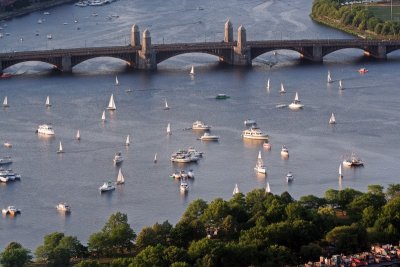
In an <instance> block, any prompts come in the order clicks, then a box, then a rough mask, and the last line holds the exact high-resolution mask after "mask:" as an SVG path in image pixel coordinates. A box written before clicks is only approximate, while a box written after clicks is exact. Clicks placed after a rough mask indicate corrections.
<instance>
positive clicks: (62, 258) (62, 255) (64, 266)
mask: <svg viewBox="0 0 400 267" xmlns="http://www.w3.org/2000/svg"><path fill="white" fill-rule="evenodd" d="M70 257H71V254H70V253H69V250H68V249H66V248H62V247H59V246H57V247H56V248H55V249H53V250H52V251H51V252H50V253H49V255H48V256H47V266H49V267H68V266H69V259H70Z"/></svg>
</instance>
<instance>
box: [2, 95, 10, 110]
mask: <svg viewBox="0 0 400 267" xmlns="http://www.w3.org/2000/svg"><path fill="white" fill-rule="evenodd" d="M3 107H5V108H8V107H9V105H8V98H7V96H6V97H4V101H3Z"/></svg>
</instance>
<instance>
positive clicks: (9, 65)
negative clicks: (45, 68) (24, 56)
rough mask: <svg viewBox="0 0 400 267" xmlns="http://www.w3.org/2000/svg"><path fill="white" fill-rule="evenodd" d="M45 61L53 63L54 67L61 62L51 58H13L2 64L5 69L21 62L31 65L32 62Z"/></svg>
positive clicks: (49, 63)
mask: <svg viewBox="0 0 400 267" xmlns="http://www.w3.org/2000/svg"><path fill="white" fill-rule="evenodd" d="M34 62H36V63H43V64H48V65H51V66H52V67H53V68H58V67H59V66H60V64H61V62H59V61H58V60H49V59H35V60H12V61H7V62H5V63H4V64H3V65H2V68H3V70H6V69H8V68H10V67H14V66H16V65H19V64H25V65H29V64H30V63H34Z"/></svg>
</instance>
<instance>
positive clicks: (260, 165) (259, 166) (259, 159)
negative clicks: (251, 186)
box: [254, 151, 267, 174]
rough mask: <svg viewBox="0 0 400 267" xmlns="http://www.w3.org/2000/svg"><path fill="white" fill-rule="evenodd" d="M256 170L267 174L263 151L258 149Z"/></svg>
mask: <svg viewBox="0 0 400 267" xmlns="http://www.w3.org/2000/svg"><path fill="white" fill-rule="evenodd" d="M254 170H255V171H256V172H258V173H262V174H266V173H267V170H266V168H265V165H264V161H263V159H262V157H261V151H258V157H257V163H256V166H255V167H254Z"/></svg>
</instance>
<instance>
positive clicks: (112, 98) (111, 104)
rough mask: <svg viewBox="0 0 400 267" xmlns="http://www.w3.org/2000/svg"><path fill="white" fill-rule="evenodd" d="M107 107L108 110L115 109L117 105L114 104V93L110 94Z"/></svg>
mask: <svg viewBox="0 0 400 267" xmlns="http://www.w3.org/2000/svg"><path fill="white" fill-rule="evenodd" d="M107 109H108V110H116V109H117V107H116V106H115V102H114V94H111V97H110V101H109V102H108V107H107Z"/></svg>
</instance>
